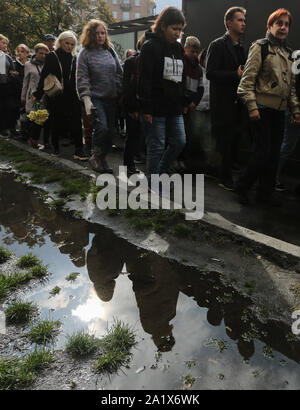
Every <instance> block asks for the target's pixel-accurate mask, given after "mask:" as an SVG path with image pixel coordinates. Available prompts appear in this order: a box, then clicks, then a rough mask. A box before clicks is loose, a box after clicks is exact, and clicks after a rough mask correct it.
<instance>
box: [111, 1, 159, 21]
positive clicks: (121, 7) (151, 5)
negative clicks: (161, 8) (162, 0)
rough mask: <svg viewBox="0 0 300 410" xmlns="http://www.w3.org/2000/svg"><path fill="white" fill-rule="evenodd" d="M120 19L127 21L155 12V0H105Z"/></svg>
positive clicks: (115, 16) (116, 17)
mask: <svg viewBox="0 0 300 410" xmlns="http://www.w3.org/2000/svg"><path fill="white" fill-rule="evenodd" d="M105 1H106V3H107V5H108V6H109V8H110V9H111V11H112V14H113V17H114V18H115V19H116V20H118V21H127V20H134V19H139V18H142V17H147V16H152V15H153V14H155V9H156V4H155V1H154V0H105Z"/></svg>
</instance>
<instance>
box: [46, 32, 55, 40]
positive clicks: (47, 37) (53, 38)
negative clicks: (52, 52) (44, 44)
mask: <svg viewBox="0 0 300 410" xmlns="http://www.w3.org/2000/svg"><path fill="white" fill-rule="evenodd" d="M49 40H52V41H53V40H54V41H55V40H56V37H55V36H54V35H53V34H46V35H45V37H44V41H49Z"/></svg>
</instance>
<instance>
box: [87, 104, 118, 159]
mask: <svg viewBox="0 0 300 410" xmlns="http://www.w3.org/2000/svg"><path fill="white" fill-rule="evenodd" d="M92 103H93V105H94V107H96V108H97V114H98V121H95V122H94V126H93V128H94V129H93V137H92V138H93V147H92V148H93V152H99V153H101V154H107V153H108V152H109V151H110V149H111V146H112V135H113V132H114V128H115V119H116V110H117V101H116V99H104V98H92Z"/></svg>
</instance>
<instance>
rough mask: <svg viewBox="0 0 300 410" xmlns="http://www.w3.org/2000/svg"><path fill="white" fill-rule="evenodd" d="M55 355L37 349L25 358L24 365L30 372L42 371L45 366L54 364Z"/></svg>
mask: <svg viewBox="0 0 300 410" xmlns="http://www.w3.org/2000/svg"><path fill="white" fill-rule="evenodd" d="M53 361H54V358H53V353H52V352H51V351H49V350H45V349H35V350H34V351H33V352H32V353H29V354H28V355H27V356H26V357H25V361H24V365H25V367H26V369H27V370H28V371H29V372H36V371H38V370H41V369H42V368H43V367H44V366H45V365H47V364H50V363H53Z"/></svg>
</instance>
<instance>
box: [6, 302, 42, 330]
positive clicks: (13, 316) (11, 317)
mask: <svg viewBox="0 0 300 410" xmlns="http://www.w3.org/2000/svg"><path fill="white" fill-rule="evenodd" d="M37 312H38V308H37V306H36V305H35V304H34V303H33V302H23V301H21V300H17V301H15V302H13V303H11V304H10V305H9V306H8V307H7V309H6V310H5V315H6V320H7V322H8V323H15V324H19V323H27V322H29V321H30V320H31V319H32V318H33V317H34V316H35V315H36V314H37Z"/></svg>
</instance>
